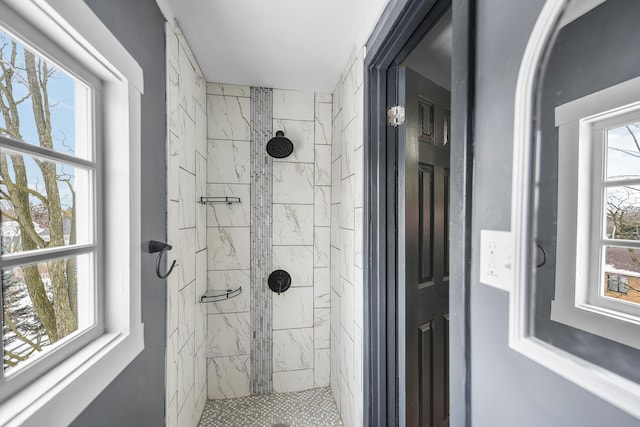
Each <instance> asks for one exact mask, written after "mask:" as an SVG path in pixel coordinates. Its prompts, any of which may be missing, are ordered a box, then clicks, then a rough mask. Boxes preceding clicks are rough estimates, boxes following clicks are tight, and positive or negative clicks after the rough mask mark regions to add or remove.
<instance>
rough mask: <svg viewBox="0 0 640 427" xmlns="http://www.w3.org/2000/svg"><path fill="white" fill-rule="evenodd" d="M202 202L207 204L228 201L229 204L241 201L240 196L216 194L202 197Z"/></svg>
mask: <svg viewBox="0 0 640 427" xmlns="http://www.w3.org/2000/svg"><path fill="white" fill-rule="evenodd" d="M200 203H202V204H203V205H206V204H207V203H210V204H214V203H226V204H227V205H230V204H233V203H241V201H240V197H228V196H215V197H200Z"/></svg>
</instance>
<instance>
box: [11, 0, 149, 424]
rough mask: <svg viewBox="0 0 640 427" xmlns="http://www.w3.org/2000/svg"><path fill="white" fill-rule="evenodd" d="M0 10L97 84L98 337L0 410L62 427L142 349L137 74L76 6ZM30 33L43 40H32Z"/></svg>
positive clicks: (37, 3) (49, 2)
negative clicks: (100, 178) (100, 177)
mask: <svg viewBox="0 0 640 427" xmlns="http://www.w3.org/2000/svg"><path fill="white" fill-rule="evenodd" d="M0 7H1V8H2V9H3V10H2V16H3V18H4V19H6V20H7V21H9V23H10V24H9V25H7V27H8V28H9V29H11V28H12V27H15V26H16V25H20V24H17V23H18V22H20V21H26V22H28V25H27V26H25V27H24V28H18V29H19V30H20V31H16V32H17V33H19V34H20V35H21V37H23V38H24V39H25V41H26V42H27V43H28V44H31V45H35V46H40V47H41V48H42V49H43V50H45V51H46V50H47V48H48V47H49V46H51V45H54V46H57V47H58V49H63V50H64V51H66V53H67V54H68V56H69V58H72V59H71V60H72V61H77V62H79V63H81V64H82V65H83V66H84V67H86V68H88V69H89V70H90V72H91V73H92V74H94V75H95V76H96V77H97V79H98V80H100V81H102V88H103V89H102V100H103V102H102V103H101V105H102V110H101V111H100V112H99V113H98V114H101V115H102V120H101V121H102V128H101V129H98V130H97V131H98V133H99V135H101V137H103V138H104V142H103V144H102V147H109V150H105V151H104V152H103V153H102V156H103V168H104V169H103V173H104V176H108V177H110V180H109V181H107V180H105V183H104V188H102V189H98V192H100V191H102V193H101V194H100V193H99V194H97V197H102V200H103V206H104V208H105V209H104V212H99V214H101V215H103V227H102V230H98V235H102V236H104V247H105V250H104V253H103V257H104V262H103V265H104V268H103V270H101V271H99V274H100V275H101V277H102V279H103V281H104V283H105V286H104V296H103V301H104V318H105V333H104V334H102V335H101V336H100V337H99V338H97V339H95V340H94V341H93V342H91V343H90V344H88V345H87V346H85V347H84V348H82V349H81V350H80V351H78V352H77V353H75V354H74V355H73V356H71V357H70V358H68V359H67V360H65V361H64V362H62V363H61V364H59V365H58V366H56V367H55V368H54V369H52V370H51V371H50V372H48V373H47V374H45V375H42V376H41V377H40V378H38V379H37V380H36V381H34V382H33V383H31V384H30V385H28V386H27V387H25V388H23V389H22V390H21V391H19V392H18V393H16V394H15V395H13V396H12V397H11V398H9V399H7V400H5V401H4V402H3V403H2V404H0V425H9V426H12V425H68V424H69V423H71V422H72V421H73V420H74V419H75V418H76V417H77V416H78V415H79V414H80V413H81V412H82V411H83V410H84V409H85V408H86V407H87V406H88V405H89V404H90V403H91V401H92V400H93V399H94V398H95V397H96V396H98V394H99V393H100V392H101V391H102V390H104V388H106V386H107V385H108V384H109V383H110V382H111V381H112V380H113V379H114V378H115V377H116V376H117V375H118V374H120V372H122V370H124V368H125V367H126V366H127V365H128V364H129V363H130V362H131V361H132V360H133V359H134V358H135V357H136V356H137V355H138V354H139V353H140V352H141V351H142V350H143V348H144V325H143V324H142V321H141V317H142V316H141V267H140V263H141V260H140V256H141V255H140V248H141V246H142V243H141V237H140V236H141V234H140V232H141V218H140V203H141V202H140V140H141V95H142V92H143V84H144V82H143V72H142V69H141V68H140V66H139V65H138V64H137V62H136V61H135V59H134V58H133V57H132V56H131V55H130V54H129V53H128V52H127V51H126V49H125V48H124V47H123V46H122V45H121V44H120V43H119V42H118V40H117V39H116V38H115V36H114V35H113V34H112V33H111V32H110V31H109V30H108V29H107V28H106V26H105V25H104V24H103V23H102V22H101V21H100V20H99V18H98V17H97V16H96V15H95V14H94V13H93V11H91V9H90V8H89V7H88V6H87V5H86V4H85V3H84V2H76V1H71V0H2V2H1V3H0ZM14 18H15V19H14ZM30 27H32V28H31V30H33V29H37V30H36V31H31V30H30V29H29V28H30ZM38 32H41V33H42V35H44V36H45V39H42V38H38V34H37V33H38ZM47 39H48V40H47ZM49 40H50V41H49ZM47 43H50V44H47ZM45 56H46V55H45ZM60 61H61V60H60V59H59V60H58V61H56V62H60ZM62 61H64V59H62ZM81 77H82V79H83V80H86V78H85V77H86V76H81ZM99 122H100V120H98V123H99ZM100 154H101V153H99V152H97V153H96V156H100ZM116 206H117V209H116V208H115V207H116ZM116 226H117V227H116ZM105 230H109V233H105ZM122 242H127V243H128V244H122ZM98 264H99V263H98ZM98 268H100V266H99V267H98Z"/></svg>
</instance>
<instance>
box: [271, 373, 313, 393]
mask: <svg viewBox="0 0 640 427" xmlns="http://www.w3.org/2000/svg"><path fill="white" fill-rule="evenodd" d="M312 388H313V369H303V370H300V371H283V372H274V373H273V391H274V392H275V393H291V392H294V391H303V390H309V389H312Z"/></svg>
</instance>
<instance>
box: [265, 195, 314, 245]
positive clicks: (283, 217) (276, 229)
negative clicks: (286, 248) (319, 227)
mask: <svg viewBox="0 0 640 427" xmlns="http://www.w3.org/2000/svg"><path fill="white" fill-rule="evenodd" d="M273 244H274V245H309V246H312V245H313V205H275V204H274V205H273Z"/></svg>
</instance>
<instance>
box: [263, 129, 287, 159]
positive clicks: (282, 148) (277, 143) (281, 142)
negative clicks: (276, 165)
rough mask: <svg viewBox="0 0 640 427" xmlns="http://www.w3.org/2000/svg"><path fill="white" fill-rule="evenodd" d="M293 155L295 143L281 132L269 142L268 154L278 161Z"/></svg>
mask: <svg viewBox="0 0 640 427" xmlns="http://www.w3.org/2000/svg"><path fill="white" fill-rule="evenodd" d="M291 153H293V142H291V140H290V139H289V138H287V137H285V136H284V132H282V131H281V130H279V131H277V132H276V136H274V137H273V138H271V139H270V140H269V142H267V154H269V155H270V156H271V157H275V158H276V159H284V158H285V157H289V155H291Z"/></svg>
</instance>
